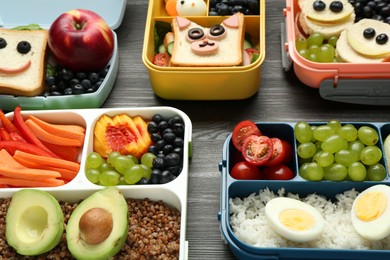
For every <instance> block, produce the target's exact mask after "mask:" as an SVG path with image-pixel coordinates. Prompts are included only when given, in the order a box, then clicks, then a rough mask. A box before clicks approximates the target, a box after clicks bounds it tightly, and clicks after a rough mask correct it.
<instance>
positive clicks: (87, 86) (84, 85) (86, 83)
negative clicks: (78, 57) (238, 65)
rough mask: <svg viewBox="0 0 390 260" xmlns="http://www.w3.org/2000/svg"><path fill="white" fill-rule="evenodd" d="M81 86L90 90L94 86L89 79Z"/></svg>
mask: <svg viewBox="0 0 390 260" xmlns="http://www.w3.org/2000/svg"><path fill="white" fill-rule="evenodd" d="M80 84H81V85H82V86H83V87H84V88H90V87H91V86H92V82H91V81H90V80H89V79H83V80H82V81H81V82H80Z"/></svg>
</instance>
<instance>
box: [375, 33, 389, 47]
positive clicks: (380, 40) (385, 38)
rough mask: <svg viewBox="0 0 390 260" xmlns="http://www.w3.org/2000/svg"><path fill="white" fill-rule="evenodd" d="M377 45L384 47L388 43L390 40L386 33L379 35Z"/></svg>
mask: <svg viewBox="0 0 390 260" xmlns="http://www.w3.org/2000/svg"><path fill="white" fill-rule="evenodd" d="M375 40H376V43H378V44H380V45H383V44H386V43H387V41H388V40H389V37H388V36H387V34H385V33H381V34H379V35H378V36H377V37H376V39H375Z"/></svg>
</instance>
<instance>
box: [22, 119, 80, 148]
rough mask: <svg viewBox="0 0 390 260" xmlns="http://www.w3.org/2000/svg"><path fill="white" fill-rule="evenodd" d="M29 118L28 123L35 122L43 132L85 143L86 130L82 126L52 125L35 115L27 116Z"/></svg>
mask: <svg viewBox="0 0 390 260" xmlns="http://www.w3.org/2000/svg"><path fill="white" fill-rule="evenodd" d="M27 118H28V119H27V121H28V120H32V121H34V122H35V123H36V124H37V125H39V126H40V127H41V128H42V129H43V130H45V131H46V132H48V133H51V134H54V135H56V136H60V137H64V138H70V139H76V140H79V141H80V142H81V143H83V142H84V136H85V128H84V127H82V126H78V125H60V124H51V123H48V122H46V121H44V120H41V119H39V118H37V117H35V116H33V115H29V116H27Z"/></svg>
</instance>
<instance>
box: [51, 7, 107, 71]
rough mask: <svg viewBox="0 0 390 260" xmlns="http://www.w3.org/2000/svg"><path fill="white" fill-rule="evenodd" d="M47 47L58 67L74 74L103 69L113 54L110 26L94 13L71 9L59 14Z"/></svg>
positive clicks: (52, 26) (52, 27)
mask: <svg viewBox="0 0 390 260" xmlns="http://www.w3.org/2000/svg"><path fill="white" fill-rule="evenodd" d="M48 45H49V48H50V51H51V53H52V55H53V56H54V58H55V59H56V61H57V62H58V64H60V65H62V66H63V67H67V68H69V69H71V70H74V71H97V70H100V69H103V68H104V67H105V66H106V65H107V64H108V62H109V61H110V59H111V57H112V53H113V51H114V35H113V32H112V30H111V28H110V26H109V25H108V24H107V23H106V22H105V21H104V19H103V18H102V17H101V16H100V15H98V14H97V13H95V12H93V11H90V10H85V9H74V10H71V11H69V12H66V13H63V14H61V15H60V16H59V17H58V18H57V19H56V20H55V21H54V22H53V24H52V25H51V27H50V29H49V39H48Z"/></svg>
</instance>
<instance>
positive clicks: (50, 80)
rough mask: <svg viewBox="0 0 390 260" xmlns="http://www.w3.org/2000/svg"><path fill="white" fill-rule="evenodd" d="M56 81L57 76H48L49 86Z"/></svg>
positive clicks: (47, 82)
mask: <svg viewBox="0 0 390 260" xmlns="http://www.w3.org/2000/svg"><path fill="white" fill-rule="evenodd" d="M55 83H56V78H55V77H54V76H48V77H46V84H47V85H48V86H51V85H54V84H55Z"/></svg>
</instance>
